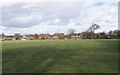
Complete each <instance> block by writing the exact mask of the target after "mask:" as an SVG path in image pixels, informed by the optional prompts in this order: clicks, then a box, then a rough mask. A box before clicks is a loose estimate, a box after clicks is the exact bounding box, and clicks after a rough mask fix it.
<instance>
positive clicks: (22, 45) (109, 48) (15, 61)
mask: <svg viewBox="0 0 120 75" xmlns="http://www.w3.org/2000/svg"><path fill="white" fill-rule="evenodd" d="M117 41H118V40H44V41H41V40H35V41H3V42H2V44H3V45H2V47H3V50H2V51H3V61H2V62H3V73H117V72H118V42H117Z"/></svg>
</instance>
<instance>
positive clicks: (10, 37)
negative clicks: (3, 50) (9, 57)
mask: <svg viewBox="0 0 120 75" xmlns="http://www.w3.org/2000/svg"><path fill="white" fill-rule="evenodd" d="M4 40H15V37H14V36H12V35H7V36H5V38H4Z"/></svg>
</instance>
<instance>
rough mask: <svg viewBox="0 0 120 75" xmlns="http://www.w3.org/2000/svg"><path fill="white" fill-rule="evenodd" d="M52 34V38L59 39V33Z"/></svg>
mask: <svg viewBox="0 0 120 75" xmlns="http://www.w3.org/2000/svg"><path fill="white" fill-rule="evenodd" d="M51 36H52V39H59V37H58V36H59V34H58V33H54V34H53V35H51Z"/></svg>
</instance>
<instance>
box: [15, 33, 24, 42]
mask: <svg viewBox="0 0 120 75" xmlns="http://www.w3.org/2000/svg"><path fill="white" fill-rule="evenodd" d="M14 37H15V40H20V39H21V37H22V36H21V34H20V33H15V34H14Z"/></svg>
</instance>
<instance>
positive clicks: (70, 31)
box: [68, 28, 75, 38]
mask: <svg viewBox="0 0 120 75" xmlns="http://www.w3.org/2000/svg"><path fill="white" fill-rule="evenodd" d="M74 33H75V29H73V28H71V29H69V30H68V35H70V38H71V37H72V35H74Z"/></svg>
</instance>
